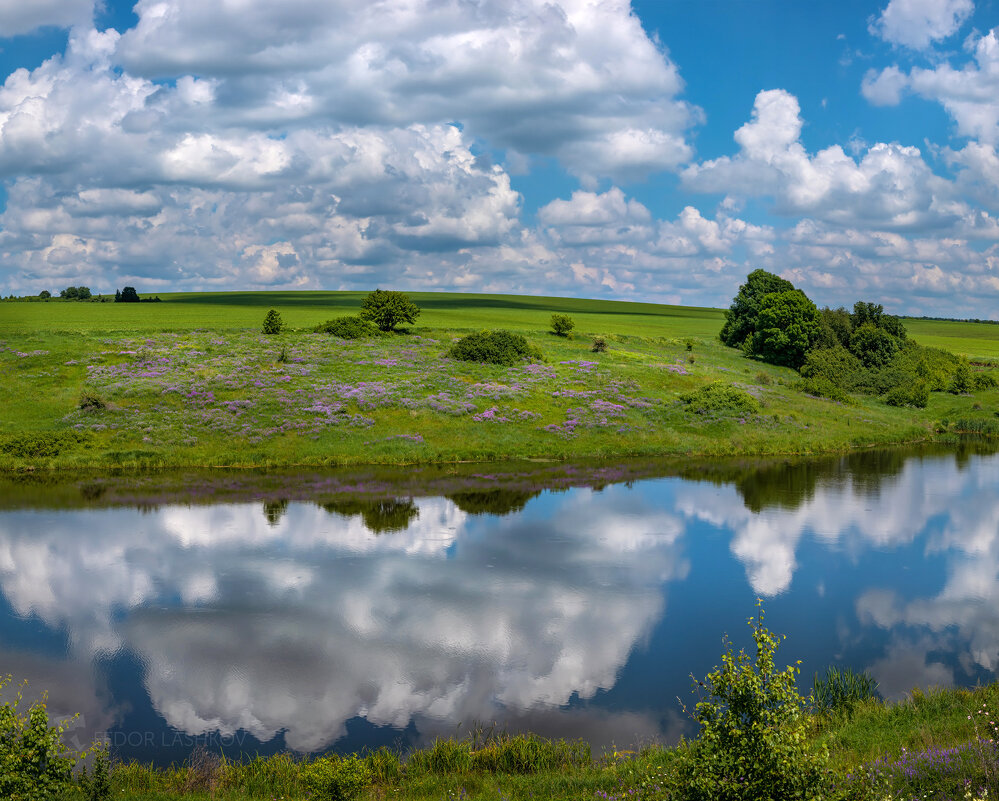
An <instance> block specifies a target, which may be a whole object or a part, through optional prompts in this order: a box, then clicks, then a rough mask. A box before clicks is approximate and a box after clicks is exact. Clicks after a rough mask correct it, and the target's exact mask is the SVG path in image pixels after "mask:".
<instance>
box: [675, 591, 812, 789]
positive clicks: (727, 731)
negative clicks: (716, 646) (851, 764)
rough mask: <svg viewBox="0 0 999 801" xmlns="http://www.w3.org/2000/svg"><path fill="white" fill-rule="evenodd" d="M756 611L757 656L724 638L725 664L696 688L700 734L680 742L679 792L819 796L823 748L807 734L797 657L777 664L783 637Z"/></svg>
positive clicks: (696, 715)
mask: <svg viewBox="0 0 999 801" xmlns="http://www.w3.org/2000/svg"><path fill="white" fill-rule="evenodd" d="M757 606H758V607H759V609H760V615H759V618H758V619H754V618H750V619H749V626H750V628H751V629H752V631H753V639H754V641H755V642H756V657H755V659H751V658H750V657H749V656H748V655H747V654H746V652H745V651H742V650H740V651H739V652H738V653H735V652H734V651H733V648H732V644H731V643H730V642H728V641H727V640H726V651H725V653H724V654H723V655H722V665H721V667H719V668H716V669H715V670H714V671H712V672H711V673H709V674H708V675H707V676H706V677H705V678H704V680H703V681H701V682H698V688H699V691H700V692H701V693H703V695H702V696H701V700H699V701H698V703H697V705H696V708H695V711H694V713H693V714H694V718H695V720H696V721H697V723H698V724H699V725H700V734H699V737H698V739H697V740H696V741H695V742H693V743H691V744H690V746H689V747H688V748H687V749H685V750H683V752H682V753H683V756H682V758H681V763H680V765H679V766H678V768H679V770H678V773H679V779H680V782H679V784H678V786H677V788H676V791H677V796H676V797H677V798H682V799H686V800H688V801H708V800H709V799H711V801H714V800H715V799H728V800H731V801H736V800H739V801H741V800H742V799H745V801H763V799H806V798H816V797H821V795H822V790H823V789H824V785H825V767H826V763H827V761H828V752H827V750H826V749H825V748H824V747H822V746H819V745H816V744H815V742H814V741H813V740H812V738H811V737H809V721H808V716H807V715H806V714H805V699H804V698H802V697H801V695H799V693H798V689H797V686H796V678H797V675H798V673H799V668H798V667H797V664H795V665H788V666H787V667H785V668H783V669H782V670H778V669H777V667H776V661H775V660H776V655H777V648H778V645H779V643H780V641H781V640H782V639H783V637H779V636H777V635H775V634H773V633H771V632H770V631H769V630H768V629H767V628H766V627H765V626H764V624H763V607H762V604H761V603H758V604H757Z"/></svg>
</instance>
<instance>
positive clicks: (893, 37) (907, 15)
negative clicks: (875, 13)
mask: <svg viewBox="0 0 999 801" xmlns="http://www.w3.org/2000/svg"><path fill="white" fill-rule="evenodd" d="M974 9H975V5H974V3H973V2H972V0H891V2H889V3H888V5H887V7H885V9H884V11H882V12H881V15H880V16H879V17H878V18H877V20H872V21H871V25H870V30H871V33H873V34H874V35H875V36H880V37H881V38H882V39H884V40H885V41H887V42H891V43H892V44H896V45H903V46H904V47H910V48H913V49H915V50H925V49H926V48H928V47H929V46H930V45H931V44H932V43H934V42H937V41H940V40H941V39H946V38H947V37H948V36H950V35H952V34H953V33H955V32H956V31H957V29H958V28H960V27H961V25H962V24H964V21H965V20H966V19H967V18H968V17H969V16H971V12H972V11H974Z"/></svg>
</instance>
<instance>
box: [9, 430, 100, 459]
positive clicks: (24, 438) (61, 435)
mask: <svg viewBox="0 0 999 801" xmlns="http://www.w3.org/2000/svg"><path fill="white" fill-rule="evenodd" d="M90 439H91V435H90V434H89V433H84V432H82V431H54V432H48V433H43V432H37V433H23V434H6V435H0V453H6V454H8V455H10V456H14V457H17V458H19V459H48V458H51V457H53V456H58V455H59V454H60V453H62V452H63V451H65V450H69V449H71V448H73V447H75V446H77V445H80V444H85V443H88V442H89V441H90Z"/></svg>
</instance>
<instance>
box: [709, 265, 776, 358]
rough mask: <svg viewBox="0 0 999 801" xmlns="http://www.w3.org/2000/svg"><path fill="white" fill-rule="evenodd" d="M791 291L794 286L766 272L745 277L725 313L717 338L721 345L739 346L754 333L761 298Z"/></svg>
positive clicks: (761, 271) (754, 271)
mask: <svg viewBox="0 0 999 801" xmlns="http://www.w3.org/2000/svg"><path fill="white" fill-rule="evenodd" d="M793 289H794V284H792V283H791V282H790V281H786V280H784V279H783V278H781V277H780V276H779V275H774V274H773V273H768V272H767V271H766V270H753V272H751V273H750V274H749V275H748V276H746V283H744V284H743V285H742V286H740V287H739V292H738V294H737V295H736V296H735V298H734V299H733V301H732V305H731V306H729V308H728V310H727V311H726V312H725V325H723V326H722V330H721V333H720V334H719V336H720V337H721V341H722V342H724V343H725V344H726V345H729V346H730V347H733V348H736V347H739V346H740V345H742V343H743V342H745V341H746V340H747V339H749V338H750V337H751V336H753V334H755V333H756V330H757V319H758V317H759V315H760V303H761V302H762V301H763V297H764V295H770V294H773V293H775V292H790V291H791V290H793Z"/></svg>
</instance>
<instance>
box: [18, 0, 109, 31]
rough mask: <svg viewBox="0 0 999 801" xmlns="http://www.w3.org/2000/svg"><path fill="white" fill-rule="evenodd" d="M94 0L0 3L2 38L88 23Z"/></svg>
mask: <svg viewBox="0 0 999 801" xmlns="http://www.w3.org/2000/svg"><path fill="white" fill-rule="evenodd" d="M93 12H94V0H31V2H24V0H0V38H3V37H8V36H17V35H19V34H24V33H31V32H32V31H34V30H36V29H37V28H44V27H47V26H52V27H56V28H68V27H70V26H71V25H80V24H83V23H86V22H89V21H90V19H91V17H92V15H93Z"/></svg>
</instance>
